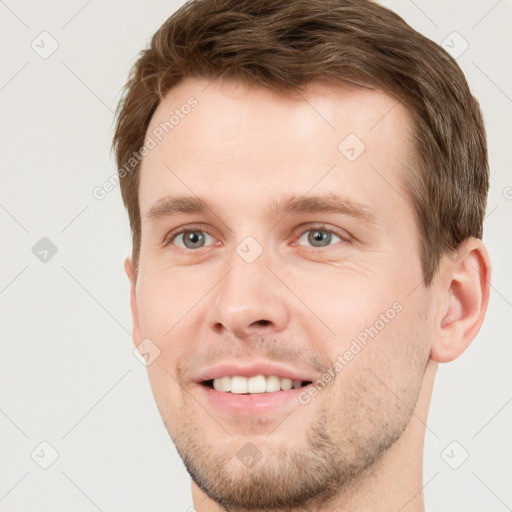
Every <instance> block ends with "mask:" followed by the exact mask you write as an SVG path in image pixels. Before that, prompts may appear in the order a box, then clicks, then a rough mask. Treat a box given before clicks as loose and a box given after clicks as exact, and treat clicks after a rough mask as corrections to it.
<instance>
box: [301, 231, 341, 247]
mask: <svg viewBox="0 0 512 512" xmlns="http://www.w3.org/2000/svg"><path fill="white" fill-rule="evenodd" d="M333 237H334V239H337V240H335V243H338V242H341V238H340V237H339V236H338V235H335V234H334V233H331V232H330V231H327V230H325V229H310V230H308V231H306V232H305V233H304V234H303V235H302V236H301V237H300V239H299V243H301V242H304V241H306V240H307V242H308V243H309V244H311V245H312V246H313V247H326V246H328V245H330V244H331V242H332V241H333ZM301 245H304V244H303V243H301Z"/></svg>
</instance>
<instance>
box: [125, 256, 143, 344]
mask: <svg viewBox="0 0 512 512" xmlns="http://www.w3.org/2000/svg"><path fill="white" fill-rule="evenodd" d="M124 271H125V272H126V275H127V276H128V279H129V280H130V308H131V311H132V340H133V344H134V345H135V346H137V345H138V344H139V343H140V342H141V341H142V337H141V335H140V325H139V312H138V308H137V291H136V285H137V281H136V278H135V271H134V268H133V263H132V260H131V259H130V258H126V259H125V260H124Z"/></svg>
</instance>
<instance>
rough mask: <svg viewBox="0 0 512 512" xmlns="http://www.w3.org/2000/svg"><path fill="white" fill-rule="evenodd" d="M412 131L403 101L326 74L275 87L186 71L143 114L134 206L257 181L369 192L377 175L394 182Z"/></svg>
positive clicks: (264, 186)
mask: <svg viewBox="0 0 512 512" xmlns="http://www.w3.org/2000/svg"><path fill="white" fill-rule="evenodd" d="M411 133H412V125H411V121H410V118H409V115H408V113H407V111H406V109H405V108H404V107H403V106H402V105H401V104H400V103H399V102H398V101H396V100H395V99H394V98H392V97H391V96H389V95H388V94H385V93H383V92H382V91H379V90H375V89H363V88H359V87H354V86H350V85H347V84H343V83H340V82H334V81H333V82H331V83H323V84H318V83H317V84H311V85H310V86H309V87H308V89H307V90H306V91H305V92H303V93H301V94H297V93H294V94H284V93H283V94H278V93H275V92H273V91H270V90H269V89H265V88H262V87H248V86H247V85H245V84H242V83H241V82H238V81H217V82H210V81H208V80H202V79H188V80H185V81H183V82H182V83H180V84H179V85H178V86H176V87H175V88H173V89H171V90H170V91H169V93H168V94H167V95H166V96H165V98H164V100H163V101H162V102H161V103H160V104H159V106H158V108H157V109H156V111H155V113H154V115H153V117H152V119H151V122H150V125H149V128H148V131H147V137H148V138H150V139H152V145H153V146H154V147H153V149H151V150H150V151H149V153H148V154H147V155H146V156H145V157H144V158H143V161H142V166H141V184H140V190H139V193H140V203H141V213H142V214H144V212H145V211H147V210H148V209H149V208H150V207H151V205H152V204H153V203H154V202H155V201H156V200H158V199H160V198H161V197H163V196H164V195H165V193H168V194H174V193H176V192H180V193H185V192H187V193H188V195H190V193H191V192H192V194H197V195H202V194H210V195H213V194H215V193H217V192H218V197H217V199H219V200H221V195H222V192H223V191H224V193H225V192H226V191H227V190H235V189H237V191H238V192H239V193H240V194H241V195H242V196H243V195H245V196H246V197H250V196H251V192H254V190H255V189H256V188H257V189H258V190H265V191H266V192H268V193H271V191H272V190H275V189H276V188H277V189H279V188H281V189H282V188H286V189H288V190H289V191H290V192H292V193H296V194H301V193H302V194H304V193H306V192H307V191H308V190H309V189H311V188H312V187H316V188H317V191H320V190H321V189H322V188H324V189H325V191H329V190H330V189H332V188H333V187H337V188H339V187H340V186H341V187H343V188H345V189H346V191H347V192H348V193H352V194H354V193H355V194H358V193H359V192H360V191H361V190H359V191H358V187H359V189H361V187H362V188H366V189H367V191H370V192H371V191H372V190H373V189H375V187H377V186H382V185H385V182H388V185H387V188H389V187H390V186H391V188H394V187H400V186H401V185H400V183H401V182H402V179H401V178H402V177H403V173H404V172H406V165H405V164H406V162H407V161H408V156H409V153H410V150H409V148H410V146H411V144H410V140H411ZM333 168H334V172H330V170H332V169H333ZM379 176H380V179H381V183H379ZM382 180H383V181H382ZM187 188H188V190H187ZM191 188H192V189H193V190H190V189H191ZM177 189H179V190H177ZM387 193H390V190H387Z"/></svg>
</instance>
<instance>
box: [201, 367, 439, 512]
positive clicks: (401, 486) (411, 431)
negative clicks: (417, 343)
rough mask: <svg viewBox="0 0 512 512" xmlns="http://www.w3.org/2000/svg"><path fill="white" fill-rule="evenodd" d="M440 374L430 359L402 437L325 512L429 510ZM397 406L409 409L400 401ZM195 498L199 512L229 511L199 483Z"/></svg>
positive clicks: (311, 511)
mask: <svg viewBox="0 0 512 512" xmlns="http://www.w3.org/2000/svg"><path fill="white" fill-rule="evenodd" d="M436 371H437V363H435V362H434V361H433V360H431V359H430V360H429V362H428V364H427V367H426V370H425V376H424V379H423V384H422V386H421V389H420V393H419V395H418V400H417V402H416V406H415V408H414V411H413V413H412V415H411V418H410V420H409V423H408V424H407V427H406V429H405V430H404V432H403V433H402V435H401V436H400V438H399V439H398V440H397V441H396V442H395V443H394V444H393V446H391V448H389V450H387V451H386V453H384V454H383V456H382V457H381V458H380V459H379V460H378V461H377V462H376V463H375V464H374V465H373V466H371V467H370V468H368V469H367V470H366V471H365V472H364V473H362V474H361V475H359V477H358V478H357V479H355V480H354V481H353V482H352V483H351V484H350V485H349V486H347V487H345V488H344V489H343V491H342V492H341V493H340V494H339V495H338V496H337V497H336V498H335V499H334V500H333V501H332V502H331V504H330V505H327V506H326V505H323V506H322V512H348V511H351V512H356V511H359V512H365V511H371V510H379V512H392V511H393V512H397V511H400V512H424V511H425V507H424V502H423V445H424V441H425V427H426V424H427V416H428V409H429V406H430V398H431V396H432V390H433V387H434V379H435V375H436ZM397 406H400V407H406V405H405V404H403V403H402V402H400V400H399V399H398V398H397ZM192 499H193V503H194V508H195V509H196V511H197V512H225V509H224V508H222V507H221V506H219V505H218V504H217V503H215V502H214V501H212V500H211V499H210V498H209V497H208V496H207V495H206V494H204V492H203V491H202V490H201V489H200V488H199V487H198V486H197V485H196V484H195V482H192ZM230 512H235V511H230ZM255 512H256V511H255ZM266 512H272V511H266ZM275 512H284V511H282V510H279V511H275ZM286 512H299V510H296V509H288V510H287V511H286ZM300 512H320V511H319V509H317V508H315V507H311V508H306V509H304V508H301V509H300Z"/></svg>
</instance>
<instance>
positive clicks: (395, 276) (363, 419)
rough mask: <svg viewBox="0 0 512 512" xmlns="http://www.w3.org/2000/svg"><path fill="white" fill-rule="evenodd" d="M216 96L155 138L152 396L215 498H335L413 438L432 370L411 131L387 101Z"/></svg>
mask: <svg viewBox="0 0 512 512" xmlns="http://www.w3.org/2000/svg"><path fill="white" fill-rule="evenodd" d="M207 85H208V82H207V81H201V80H187V81H185V82H182V83H181V84H180V85H179V86H177V87H175V88H174V89H172V90H171V91H170V92H169V93H168V94H167V96H166V97H165V99H164V101H163V102H162V103H161V104H160V105H159V107H158V108H157V110H156V112H155V114H154V116H153V118H152V120H151V125H150V127H149V129H148V133H147V135H148V136H150V137H152V139H154V141H155V142H157V143H158V144H157V146H156V147H155V148H154V149H152V150H151V151H150V152H149V154H147V155H146V156H145V158H144V160H143V163H142V169H141V177H140V189H139V198H140V210H141V222H142V224H141V226H142V242H141V252H140V264H139V272H138V277H137V281H136V286H135V289H134V294H133V297H132V300H133V304H132V305H133V311H134V324H135V327H134V341H135V343H139V342H141V341H142V340H143V339H146V338H149V339H150V340H151V342H152V343H154V344H155V345H157V346H158V348H159V350H160V356H159V357H158V358H157V359H155V360H154V362H152V364H151V365H150V366H148V372H149V378H150V381H151V386H152V389H153V393H154V396H155V399H156V402H157V404H158V407H159V410H160V412H161V415H162V417H163V420H164V422H165V425H166V427H167V429H168V431H169V433H170V435H171V437H172V439H173V440H174V442H175V444H176V447H177V449H178V451H179V453H180V455H181V456H182V458H183V460H184V462H185V464H186V466H187V468H188V470H189V472H190V473H191V475H192V477H193V479H194V481H195V482H196V483H197V484H198V485H199V487H200V488H201V489H202V490H203V491H204V492H206V493H207V494H208V495H209V496H210V497H211V498H213V499H214V500H215V501H217V502H219V503H222V504H223V505H224V506H226V507H238V509H242V508H244V507H245V508H248V509H249V508H253V509H256V508H262V509H263V508H267V509H268V508H272V507H273V508H278V507H280V506H284V505H285V504H286V505H288V506H290V505H301V504H304V503H306V502H308V500H309V502H317V503H321V502H322V500H324V501H325V500H327V499H329V498H330V497H332V495H334V494H335V493H336V492H339V490H340V488H341V486H343V485H347V484H348V483H349V482H351V481H354V479H356V478H357V477H358V475H360V474H361V473H362V471H363V470H365V469H367V468H369V467H371V465H372V463H374V462H375V461H377V460H378V459H379V457H380V456H381V455H382V454H383V452H384V451H385V450H386V449H387V448H388V447H389V446H391V445H392V444H393V443H394V441H395V440H396V439H397V438H398V437H399V436H400V435H401V434H402V432H403V431H404V429H405V427H406V426H407V423H408V420H409V418H410V415H411V410H412V409H414V406H415V403H416V398H417V396H418V393H419V390H420V388H421V385H422V378H423V373H424V370H425V365H426V363H427V361H428V358H429V350H430V347H429V333H430V332H431V329H432V324H433V320H432V316H433V315H432V313H431V311H430V309H431V308H430V307H429V304H430V299H431V294H432V289H431V288H426V287H425V286H424V284H422V278H423V274H422V268H421V262H420V249H419V234H418V226H417V222H416V219H415V216H414V212H413V208H412V205H411V202H410V200H409V199H408V196H407V194H406V192H405V189H404V187H403V184H402V183H403V179H404V177H405V176H406V173H408V172H410V171H409V169H408V167H407V162H408V161H411V160H412V154H411V153H412V152H411V143H410V140H411V131H412V126H411V123H410V120H409V117H408V115H407V113H406V111H405V109H404V108H403V107H402V106H401V105H398V104H397V103H396V101H395V100H393V99H392V98H390V97H389V96H387V95H385V94H383V93H381V92H378V91H371V90H363V89H356V88H352V87H349V86H342V85H340V84H334V83H333V84H331V85H323V86H321V85H314V86H312V87H311V89H310V91H309V92H308V94H307V95H304V96H303V97H300V96H284V95H276V94H274V93H272V92H270V91H268V90H265V89H260V88H253V89H248V88H247V87H246V86H243V85H241V84H239V83H236V82H229V81H228V82H224V83H223V84H221V83H218V82H216V83H212V84H210V85H208V87H206V86H207ZM191 96H193V97H194V98H195V99H196V101H197V104H196V105H195V106H194V107H193V108H182V106H183V105H185V104H187V100H188V98H189V97H191ZM176 109H178V110H179V112H178V114H176V113H175V110H176ZM187 112H188V113H187ZM173 114H174V115H175V118H174V119H173V121H172V123H173V126H174V127H173V128H172V131H170V133H169V134H168V135H166V136H164V137H162V136H161V133H162V129H161V128H160V129H159V126H161V123H165V122H166V121H169V118H170V117H171V116H172V115H173ZM176 116H177V117H176ZM177 118H179V121H177ZM167 126H169V125H167ZM155 133H156V134H159V135H158V136H155ZM164 133H165V132H164ZM159 138H161V139H162V140H161V141H159V140H158V139H159ZM363 144H364V146H363ZM180 198H188V201H182V202H181V203H172V201H173V200H179V199H180ZM193 202H197V204H195V205H194V203H193ZM331 203H332V205H333V206H335V207H337V208H328V207H327V206H328V205H329V204H331ZM200 204H205V205H206V206H205V207H204V208H203V209H201V208H200V207H199V206H200ZM173 205H174V206H173ZM183 231H185V233H183ZM336 362H338V364H336ZM232 377H237V378H234V379H233V378H232ZM250 377H256V378H254V379H251V378H250ZM247 378H249V379H247ZM213 379H218V380H215V381H214V380H213ZM288 379H292V380H293V381H296V382H295V383H294V384H295V386H300V387H298V388H294V387H292V389H287V388H288V387H289V386H290V381H289V380H288ZM319 379H320V380H319ZM304 384H306V385H304ZM212 385H213V386H214V387H212ZM221 386H227V387H226V388H221ZM245 386H248V387H247V388H246V387H245ZM214 388H217V389H214ZM280 388H284V389H280ZM264 389H265V390H266V389H269V391H268V392H267V391H265V392H260V391H263V390H264ZM276 389H280V390H276ZM229 390H231V391H229ZM248 390H249V391H254V392H250V393H247V391H248Z"/></svg>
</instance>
